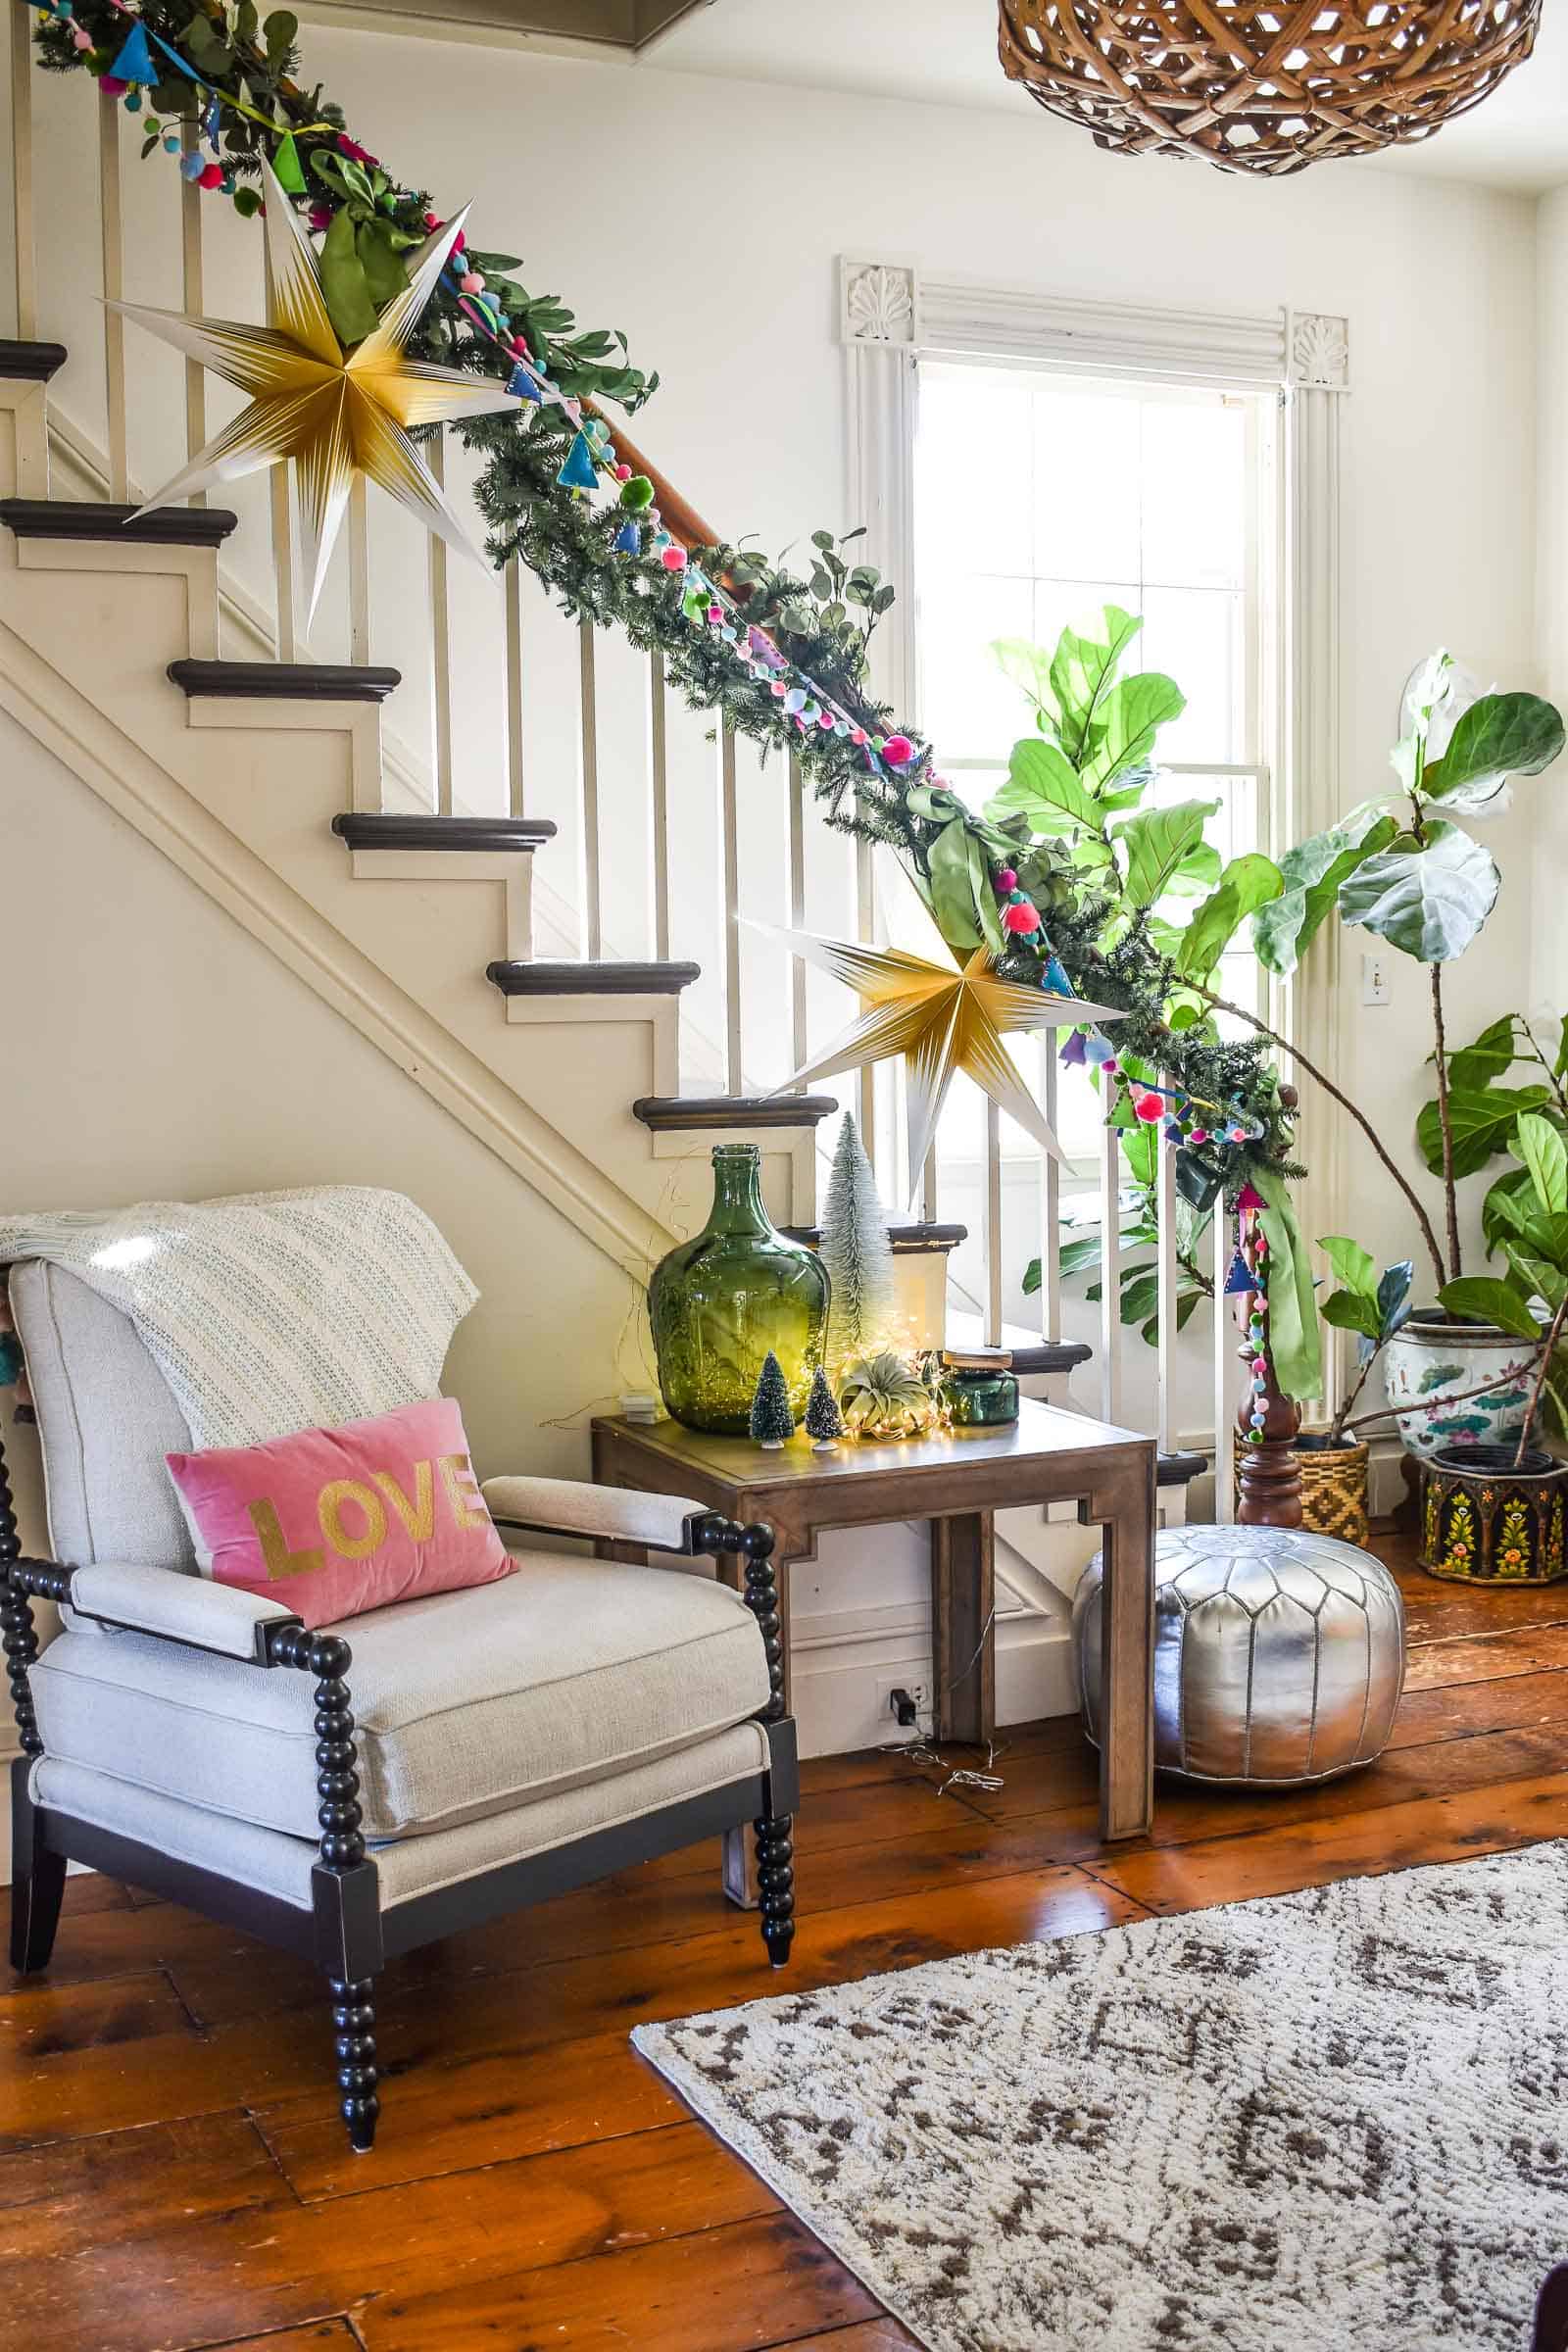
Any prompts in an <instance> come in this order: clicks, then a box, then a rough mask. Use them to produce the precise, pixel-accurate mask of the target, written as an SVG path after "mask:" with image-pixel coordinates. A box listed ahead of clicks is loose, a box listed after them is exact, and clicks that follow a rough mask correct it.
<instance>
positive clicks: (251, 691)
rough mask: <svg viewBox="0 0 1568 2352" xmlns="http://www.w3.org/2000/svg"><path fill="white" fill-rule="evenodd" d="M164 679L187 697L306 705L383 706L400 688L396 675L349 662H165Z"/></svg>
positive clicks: (400, 677)
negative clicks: (264, 699) (229, 697)
mask: <svg viewBox="0 0 1568 2352" xmlns="http://www.w3.org/2000/svg"><path fill="white" fill-rule="evenodd" d="M169 675H170V676H171V677H172V679H173V681H174V684H175V685H176V686H180V687H183V688H184V691H185V692H186V693H187V694H191V695H196V694H211V695H235V696H241V697H243V698H245V699H246V700H254V699H255V698H256V697H257V696H259V695H265V696H267V697H268V698H270V699H271V700H274V701H277V700H285V699H289V698H292V699H294V700H297V701H302V702H312V703H384V702H385V700H386V698H387V696H388V695H389V694H390V693H391V692H392V690H393V688H394V687H396V686H401V685H402V683H403V672H402V671H401V670H400V669H376V668H365V667H361V666H359V665H358V664H356V663H354V662H171V663H170V664H169Z"/></svg>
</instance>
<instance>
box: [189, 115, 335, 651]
mask: <svg viewBox="0 0 1568 2352" xmlns="http://www.w3.org/2000/svg"><path fill="white" fill-rule="evenodd" d="M200 139H201V133H200V127H199V125H198V124H197V123H193V122H186V123H181V124H180V141H181V145H182V148H183V152H184V153H185V154H186V155H194V154H195V152H196V149H197V147H198V145H199V144H200ZM202 202H203V199H202V192H201V189H200V188H199V187H198V186H197V185H196V182H195V181H194V180H193V179H182V180H181V181H180V183H179V259H180V280H181V290H182V292H183V296H184V302H185V315H186V317H187V318H188V319H200V318H202V317H203V316H204V315H205V313H206V310H207V295H206V289H205V287H204V285H203V275H204V272H203V269H202ZM206 441H207V370H206V368H203V367H202V365H201V364H200V362H199V361H197V360H187V361H186V362H185V455H186V457H187V458H193V457H194V456H195V455H196V452H197V451H198V450H199V449H201V448H203V447H205V445H206ZM190 503H191V505H192V506H193V507H205V506H206V504H207V493H206V491H205V490H195V491H193V492H192V493H191V501H190ZM359 658H360V657H359V656H358V655H356V656H355V660H356V661H358V660H359Z"/></svg>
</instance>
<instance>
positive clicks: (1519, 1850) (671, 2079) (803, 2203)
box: [628, 1838, 1568, 2352]
mask: <svg viewBox="0 0 1568 2352" xmlns="http://www.w3.org/2000/svg"><path fill="white" fill-rule="evenodd" d="M1552 1848H1555V1849H1557V1851H1558V1852H1559V1853H1561V1854H1562V1855H1563V1856H1564V1858H1565V1860H1568V1838H1521V1839H1520V1840H1519V1842H1518V1843H1517V1844H1514V1845H1505V1846H1494V1847H1490V1848H1488V1850H1487V1851H1486V1852H1484V1853H1479V1854H1469V1855H1465V1856H1464V1857H1463V1858H1461V1859H1458V1860H1453V1861H1447V1862H1422V1863H1410V1864H1407V1865H1405V1866H1404V1867H1403V1868H1400V1869H1396V1870H1367V1871H1351V1872H1349V1873H1348V1874H1347V1875H1346V1877H1344V1878H1343V1879H1329V1880H1324V1881H1322V1882H1321V1883H1320V1884H1319V1885H1317V1886H1313V1887H1292V1888H1288V1889H1286V1890H1284V1891H1283V1892H1281V1893H1278V1894H1264V1895H1248V1896H1245V1897H1241V1898H1239V1899H1238V1900H1237V1901H1235V1902H1231V1903H1204V1904H1201V1905H1199V1906H1197V1907H1196V1908H1195V1909H1193V1910H1191V1911H1175V1912H1162V1913H1156V1914H1155V1915H1154V1916H1152V1917H1151V1918H1147V1919H1132V1920H1121V1921H1110V1922H1107V1923H1106V1924H1105V1925H1104V1926H1103V1927H1099V1928H1076V1929H1073V1930H1071V1931H1070V1932H1069V1933H1068V1934H1067V1935H1065V1936H1036V1937H1030V1938H1026V1939H1025V1941H1024V1942H1022V1943H1018V1944H987V1945H980V1946H977V1947H976V1948H975V1949H974V1950H973V1951H965V1952H951V1953H946V1954H944V1955H943V1956H942V1957H940V1958H938V1959H934V1960H918V1961H913V1962H911V1963H910V1965H909V1967H907V1968H902V1969H878V1970H876V1971H874V1972H873V1973H872V1974H871V1975H870V1976H865V1977H850V1978H845V1979H842V1980H839V1981H836V1982H834V1983H829V1984H826V1985H811V1986H803V1987H802V1988H801V1990H800V1991H798V1992H792V1991H781V1992H777V1993H767V1994H760V1995H759V1996H758V1997H757V1998H756V1999H754V2000H750V2001H737V2002H734V2003H732V2004H731V2005H730V2006H729V2007H728V2008H724V2009H707V2010H694V2011H692V2012H690V2013H689V2014H687V2015H683V2016H680V2017H675V2018H667V2019H664V2020H662V2021H659V2020H651V2021H649V2022H647V2023H644V2024H639V2025H636V2026H633V2027H632V2029H631V2032H630V2034H629V2037H628V2038H629V2039H630V2041H631V2044H632V2047H633V2048H634V2049H635V2050H636V2051H637V2053H638V2055H639V2056H640V2057H642V2058H644V2059H646V2060H647V2062H648V2064H649V2065H650V2066H652V2067H654V2068H655V2069H656V2070H657V2071H658V2073H659V2074H660V2075H661V2076H662V2079H663V2080H664V2081H665V2082H668V2084H669V2085H670V2087H671V2089H672V2090H673V2091H674V2092H675V2093H676V2095H677V2097H679V2098H680V2099H681V2100H682V2101H683V2102H684V2103H685V2105H686V2106H687V2107H688V2108H689V2109H690V2110H691V2112H692V2113H693V2115H694V2116H695V2117H696V2118H697V2120H698V2121H699V2122H700V2123H703V2124H705V2125H707V2127H708V2129H709V2130H710V2131H711V2132H712V2133H713V2135H714V2137H715V2138H716V2139H718V2140H719V2141H720V2142H721V2143H722V2144H723V2145H724V2146H725V2147H727V2148H728V2149H729V2150H730V2151H731V2153H732V2154H734V2155H736V2156H739V2157H740V2158H741V2160H742V2162H743V2163H745V2164H747V2165H749V2166H750V2167H751V2169H752V2171H753V2172H754V2173H756V2174H757V2176H758V2178H759V2179H760V2180H761V2181H762V2183H763V2185H764V2186H765V2187H767V2188H769V2189H771V2190H772V2191H773V2193H774V2194H775V2195H776V2196H777V2197H778V2198H779V2200H780V2202H781V2203H782V2205H783V2207H784V2209H785V2211H786V2212H788V2213H791V2214H793V2215H794V2216H795V2218H796V2220H797V2221H800V2222H803V2223H804V2224H805V2225H806V2227H807V2228H808V2229H809V2230H810V2231H811V2233H812V2234H813V2236H815V2237H817V2238H818V2239H819V2240H820V2241H821V2243H822V2245H823V2246H824V2247H825V2248H826V2249H827V2251H828V2252H829V2253H830V2254H831V2255H832V2257H833V2259H834V2261H835V2262H837V2263H838V2264H839V2265H840V2266H841V2267H842V2268H843V2269H844V2270H845V2271H847V2272H848V2273H849V2274H850V2276H851V2277H852V2278H855V2279H857V2280H858V2283H859V2284H860V2285H861V2286H862V2287H864V2289H865V2291H866V2292H867V2294H869V2295H872V2296H873V2297H874V2298H875V2299H876V2301H877V2302H878V2303H879V2304H880V2305H881V2306H882V2308H883V2310H884V2312H885V2313H887V2314H888V2315H889V2316H891V2317H892V2318H893V2319H894V2320H896V2321H897V2322H898V2324H899V2325H900V2326H901V2327H905V2328H907V2331H908V2333H909V2334H910V2335H911V2336H912V2337H913V2338H914V2339H915V2341H916V2342H917V2343H918V2344H920V2345H921V2346H923V2347H924V2352H943V2348H942V2346H941V2344H940V2343H939V2342H938V2341H937V2339H936V2338H934V2337H933V2336H932V2335H931V2334H930V2333H929V2332H927V2328H926V2324H925V2323H924V2322H923V2321H922V2320H920V2319H918V2318H917V2317H916V2316H915V2314H914V2312H913V2311H912V2309H911V2308H910V2305H909V2303H908V2302H907V2299H905V2298H904V2297H903V2296H902V2295H901V2293H900V2290H899V2288H898V2286H897V2284H896V2283H895V2282H893V2281H891V2280H890V2279H889V2278H886V2277H882V2278H872V2277H870V2276H869V2275H868V2273H867V2270H866V2266H865V2264H864V2262H863V2261H862V2260H861V2258H860V2255H859V2252H858V2248H856V2247H853V2246H850V2245H847V2244H846V2243H845V2242H844V2234H845V2233H847V2232H848V2230H849V2229H851V2228H852V2227H853V2225H851V2224H850V2223H849V2222H848V2220H847V2219H846V2220H844V2222H843V2224H842V2228H836V2227H835V2223H836V2221H837V2220H838V2218H839V2217H837V2216H836V2215H835V2213H834V2212H833V2210H832V2209H830V2208H827V2207H825V2206H823V2205H822V2204H820V2203H819V2202H817V2201H816V2200H814V2199H813V2198H812V2197H811V2196H810V2195H809V2193H806V2186H805V2184H804V2183H802V2184H801V2185H797V2183H796V2181H794V2180H791V2179H790V2178H789V2177H788V2175H787V2173H786V2171H785V2169H784V2168H783V2167H782V2165H781V2164H780V2162H779V2161H778V2160H777V2159H775V2157H774V2156H773V2154H772V2152H771V2151H770V2149H769V2148H768V2147H767V2145H766V2142H765V2140H764V2139H763V2137H762V2134H761V2133H760V2131H757V2130H756V2128H755V2127H754V2126H753V2125H751V2124H750V2123H748V2122H747V2120H746V2119H745V2118H744V2117H741V2116H738V2115H736V2114H735V2113H734V2112H733V2110H731V2109H729V2108H727V2107H726V2105H725V2103H724V2101H723V2099H722V2094H721V2093H719V2092H718V2091H717V2090H716V2089H715V2088H714V2087H713V2086H711V2085H710V2084H708V2083H707V2082H700V2081H694V2080H692V2079H691V2076H692V2070H691V2068H690V2066H689V2064H688V2063H687V2062H686V2061H684V2060H683V2059H682V2058H681V2057H680V2056H679V2054H678V2053H676V2052H675V2051H674V2050H673V2049H671V2048H670V2047H669V2040H670V2036H671V2035H672V2034H675V2033H677V2032H679V2031H680V2030H681V2029H682V2028H684V2027H689V2026H695V2025H705V2024H710V2023H712V2024H720V2023H722V2022H724V2021H727V2020H732V2019H739V2018H744V2017H755V2016H759V2015H761V2014H773V2013H779V2012H783V2011H785V2010H787V2009H788V2008H790V2007H791V2005H792V2004H793V2003H794V2002H795V2001H797V2000H799V1999H801V1998H803V1997H808V1996H809V1995H810V1994H832V1993H834V1992H836V1991H842V1990H846V1989H849V1988H852V1987H854V1988H857V1989H858V1988H861V1987H865V1986H869V1985H876V1984H878V1983H886V1984H891V1983H894V1982H896V1981H899V1980H904V1979H908V1978H916V1977H920V1976H924V1975H927V1974H936V1973H938V1972H940V1971H942V1970H944V1969H946V1968H949V1967H950V1966H952V1965H953V1964H954V1963H955V1962H975V1961H983V1960H985V1959H987V1958H990V1957H992V1956H994V1955H1001V1954H1005V1953H1007V1952H1013V1951H1024V1950H1029V1949H1032V1948H1035V1947H1037V1946H1038V1947H1040V1948H1047V1947H1051V1946H1054V1945H1058V1944H1072V1943H1092V1942H1099V1941H1101V1940H1102V1939H1103V1938H1104V1937H1106V1936H1126V1937H1128V1938H1129V1939H1134V1940H1136V1941H1137V1942H1140V1943H1143V1942H1157V1941H1158V1940H1159V1939H1160V1937H1161V1936H1169V1935H1170V1934H1171V1932H1172V1931H1174V1930H1178V1929H1180V1928H1182V1927H1184V1926H1185V1927H1189V1928H1190V1927H1191V1926H1192V1925H1193V1923H1195V1922H1197V1921H1201V1920H1203V1919H1209V1918H1214V1917H1216V1916H1224V1917H1227V1918H1229V1917H1233V1916H1234V1915H1235V1914H1237V1913H1239V1912H1246V1913H1259V1914H1264V1913H1270V1912H1284V1913H1286V1914H1287V1915H1288V1914H1290V1913H1291V1911H1292V1910H1293V1908H1294V1909H1298V1910H1299V1909H1300V1908H1301V1907H1303V1906H1304V1905H1305V1904H1306V1903H1307V1902H1308V1901H1309V1900H1310V1899H1311V1898H1312V1897H1313V1896H1317V1895H1321V1894H1323V1893H1325V1892H1327V1891H1328V1890H1330V1889H1331V1888H1333V1887H1348V1886H1353V1885H1359V1884H1365V1883H1368V1882H1377V1881H1391V1882H1392V1881H1401V1880H1424V1879H1439V1878H1450V1877H1454V1876H1463V1875H1464V1874H1466V1873H1469V1872H1471V1871H1476V1870H1482V1869H1485V1868H1486V1867H1487V1866H1488V1865H1489V1864H1492V1865H1495V1864H1497V1863H1500V1862H1506V1861H1509V1860H1512V1859H1516V1858H1519V1857H1521V1856H1524V1855H1536V1854H1544V1853H1545V1852H1547V1851H1548V1850H1550V1849H1552ZM786 1974H787V1972H786ZM1562 2258H1568V2233H1565V2244H1564V2249H1563V2257H1562ZM1544 2275H1545V2274H1544V2272H1543V2278H1544ZM1540 2285H1541V2280H1540V2279H1537V2280H1535V2281H1534V2282H1533V2283H1532V2284H1531V2286H1530V2288H1529V2295H1528V2301H1529V2307H1530V2309H1531V2311H1532V2312H1533V2310H1534V2306H1535V2298H1536V2294H1537V2291H1538V2289H1539V2287H1540ZM1423 2340H1424V2339H1423ZM1528 2342H1529V2323H1528V2322H1527V2323H1526V2327H1525V2331H1524V2333H1523V2334H1521V2336H1520V2339H1519V2352H1526V2347H1527V2345H1528ZM1018 2352H1030V2347H1027V2346H1020V2347H1019V2348H1018ZM1043 2352H1055V2346H1054V2345H1053V2346H1046V2347H1043ZM1346 2352H1356V2348H1355V2347H1352V2346H1349V2345H1347V2347H1346Z"/></svg>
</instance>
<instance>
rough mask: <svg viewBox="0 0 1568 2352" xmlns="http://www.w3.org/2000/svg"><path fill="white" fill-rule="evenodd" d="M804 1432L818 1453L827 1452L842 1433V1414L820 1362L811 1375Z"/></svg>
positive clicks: (835, 1443)
mask: <svg viewBox="0 0 1568 2352" xmlns="http://www.w3.org/2000/svg"><path fill="white" fill-rule="evenodd" d="M806 1434H807V1436H808V1437H809V1439H810V1441H811V1445H812V1446H813V1448H814V1449H815V1451H816V1452H818V1453H827V1452H829V1451H830V1450H831V1449H832V1447H833V1446H836V1445H837V1444H838V1442H839V1440H840V1438H842V1437H843V1435H844V1415H843V1414H842V1413H841V1412H840V1411H839V1407H838V1398H837V1397H835V1396H834V1394H833V1392H832V1390H831V1389H830V1388H829V1387H828V1383H827V1374H826V1373H825V1372H824V1371H823V1370H822V1367H821V1365H820V1364H818V1366H817V1368H816V1370H815V1372H814V1373H813V1374H812V1375H811V1394H810V1395H809V1397H808V1398H807V1400H806Z"/></svg>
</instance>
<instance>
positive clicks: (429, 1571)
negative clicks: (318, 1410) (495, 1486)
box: [164, 1397, 515, 1630]
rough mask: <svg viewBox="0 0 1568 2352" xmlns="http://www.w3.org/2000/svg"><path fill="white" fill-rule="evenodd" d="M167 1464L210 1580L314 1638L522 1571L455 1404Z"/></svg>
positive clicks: (410, 1407)
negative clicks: (486, 1495)
mask: <svg viewBox="0 0 1568 2352" xmlns="http://www.w3.org/2000/svg"><path fill="white" fill-rule="evenodd" d="M164 1459H165V1461H166V1462H167V1463H168V1464H169V1475H170V1477H171V1478H172V1480H173V1482H174V1492H175V1494H176V1495H178V1497H179V1504H180V1508H181V1510H182V1511H183V1512H184V1514H185V1518H186V1521H187V1523H188V1524H189V1527H190V1532H191V1538H192V1541H193V1542H194V1544H195V1546H196V1558H197V1562H198V1564H199V1566H200V1568H201V1572H202V1574H203V1575H204V1576H210V1577H212V1578H213V1579H214V1581H215V1582H216V1583H218V1584H220V1585H238V1586H240V1587H241V1588H242V1589H243V1590H244V1591H245V1592H247V1593H263V1594H265V1595H266V1597H267V1598H268V1599H269V1600H280V1601H283V1602H285V1603H286V1604H287V1606H288V1607H289V1608H291V1609H293V1610H295V1611H296V1612H297V1613H298V1615H299V1616H300V1617H301V1618H303V1620H304V1622H305V1624H306V1625H307V1626H309V1627H311V1628H312V1629H313V1630H314V1629H315V1628H316V1627H317V1626H319V1625H336V1624H337V1622H338V1620H339V1619H340V1618H343V1617H360V1616H363V1615H364V1614H365V1612H366V1610H367V1609H379V1608H384V1607H385V1605H386V1604H387V1602H388V1601H392V1600H412V1599H414V1598H415V1597H416V1596H417V1595H418V1594H419V1593H451V1592H453V1591H455V1590H457V1589H458V1588H459V1587H460V1586H465V1585H489V1584H493V1583H494V1582H495V1580H496V1579H497V1578H498V1577H502V1576H509V1575H510V1574H511V1573H512V1569H513V1566H514V1564H515V1563H514V1562H513V1560H512V1557H511V1555H510V1553H509V1552H508V1551H507V1549H506V1546H505V1545H504V1544H503V1543H502V1541H501V1538H500V1537H499V1536H498V1535H497V1534H496V1529H495V1522H494V1520H493V1519H492V1518H491V1516H490V1513H489V1511H488V1510H487V1509H486V1508H485V1504H484V1500H483V1497H482V1496H481V1495H480V1493H479V1489H478V1486H477V1484H476V1483H475V1480H474V1475H473V1468H472V1464H471V1463H470V1462H469V1459H468V1441H467V1439H466V1436H465V1435H464V1429H463V1415H462V1413H461V1412H460V1411H459V1409H458V1407H457V1405H456V1404H455V1403H454V1402H453V1401H452V1399H451V1398H450V1397H431V1398H430V1399H429V1401H428V1403H425V1404H401V1405H399V1406H398V1407H397V1409H396V1411H394V1412H390V1413H379V1414H377V1415H376V1417H375V1419H374V1420H372V1421H345V1422H344V1423H343V1425H342V1426H341V1428H338V1429H302V1430H300V1431H298V1432H297V1433H296V1434H295V1435H294V1436H293V1437H287V1438H270V1439H269V1440H268V1442H267V1444H266V1445H264V1446H213V1447H212V1448H210V1450H208V1451H207V1452H205V1453H169V1454H166V1455H165V1456H164Z"/></svg>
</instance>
